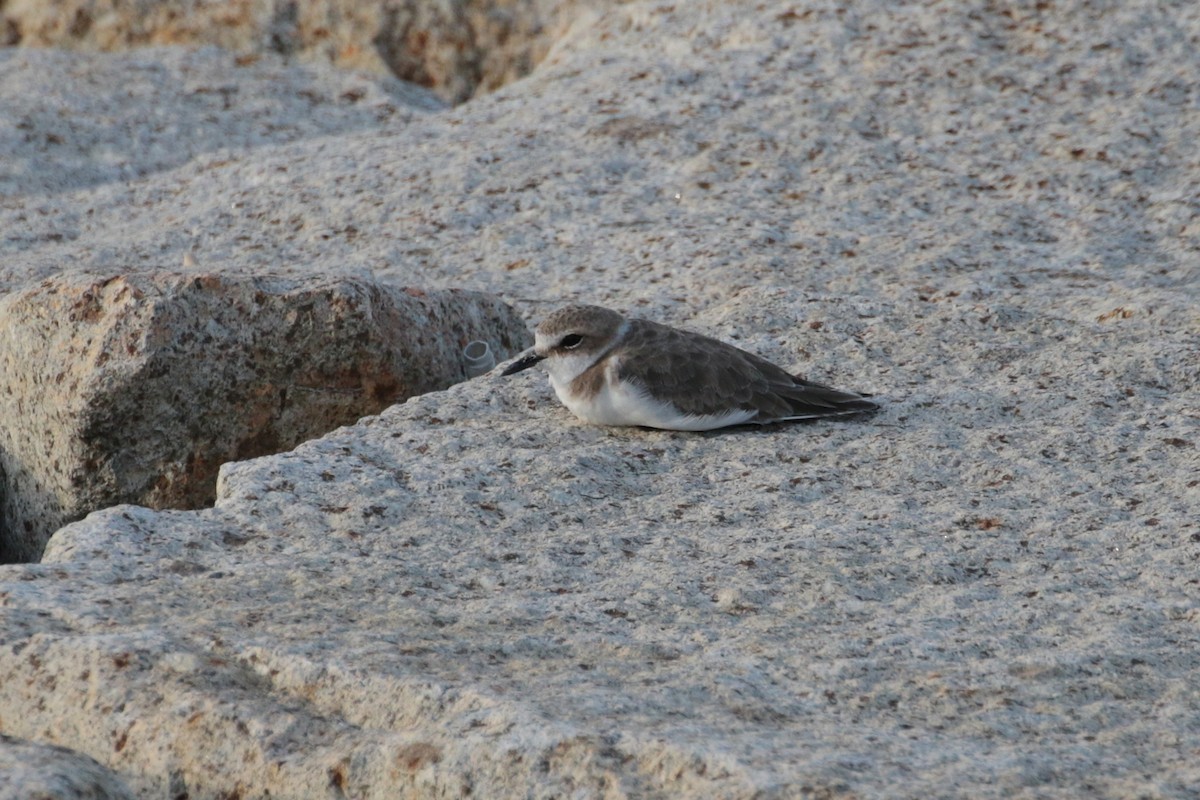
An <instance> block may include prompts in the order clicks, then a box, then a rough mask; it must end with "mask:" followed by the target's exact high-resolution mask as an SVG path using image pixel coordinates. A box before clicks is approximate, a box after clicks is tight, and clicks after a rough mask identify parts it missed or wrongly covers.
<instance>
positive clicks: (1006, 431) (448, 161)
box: [0, 0, 1200, 800]
mask: <svg viewBox="0 0 1200 800" xmlns="http://www.w3.org/2000/svg"><path fill="white" fill-rule="evenodd" d="M1198 45H1200V7H1197V6H1196V5H1195V4H1194V3H1174V4H1172V3H1161V2H1149V0H1143V1H1138V0H1135V1H1134V2H1122V3H1101V2H1088V1H1086V0H1076V1H1074V2H1056V3H1045V2H1042V3H1032V2H1031V3H992V2H985V1H984V0H969V1H968V2H963V3H938V4H920V3H903V4H900V3H891V2H882V1H881V0H867V1H866V2H855V3H845V2H841V3H839V2H799V3H797V2H787V3H782V2H754V3H750V2H728V1H726V0H722V1H721V2H717V1H716V0H712V1H711V2H709V1H706V0H697V1H696V2H689V3H666V4H663V3H629V4H626V5H622V6H620V7H619V8H616V9H612V10H609V11H606V12H604V13H603V14H600V15H598V16H595V17H594V18H591V19H589V20H584V21H581V22H580V23H579V24H577V25H576V26H574V27H573V28H572V29H571V31H570V32H569V33H568V34H567V35H566V36H565V37H564V38H563V39H561V40H560V41H559V42H557V43H556V45H555V46H554V48H553V50H552V51H551V54H550V56H549V57H548V58H547V59H546V60H545V61H543V62H542V63H541V65H540V66H539V67H538V68H537V69H536V70H535V71H534V72H533V73H532V74H531V75H529V76H528V77H527V78H526V79H525V80H523V81H520V82H517V83H513V84H510V85H508V86H506V87H504V88H501V89H500V90H498V91H497V92H496V93H494V94H491V95H488V96H486V97H481V98H477V99H476V100H474V101H472V102H470V103H466V104H464V105H462V106H459V107H456V108H454V109H452V110H449V111H445V112H441V113H435V114H425V115H418V116H415V117H414V118H413V119H412V120H411V121H408V122H407V123H406V124H404V125H403V126H400V125H395V124H389V123H386V122H385V123H380V125H379V126H378V127H377V128H375V129H373V130H354V131H349V130H348V131H346V132H345V133H343V134H340V135H338V136H336V137H324V138H311V139H304V138H302V139H297V140H294V141H290V142H288V143H285V144H280V145H272V144H263V145H261V146H257V147H256V148H255V149H254V151H253V152H251V153H235V154H233V155H232V156H231V157H229V158H228V160H227V161H226V162H225V163H222V164H219V165H216V166H213V165H212V164H211V163H209V162H207V161H203V160H195V161H189V162H187V163H186V164H182V165H180V166H179V167H178V168H176V169H173V170H169V171H164V172H161V173H157V174H154V175H149V176H147V177H146V178H144V179H142V180H139V181H135V182H132V183H128V184H117V183H113V184H111V185H95V186H92V187H88V188H82V189H79V190H75V191H67V192H61V193H58V194H54V195H39V196H36V197H34V196H27V197H21V198H17V199H15V200H12V201H6V202H5V203H0V231H3V234H2V235H0V286H4V287H8V286H15V285H19V284H21V283H24V282H25V281H27V280H29V279H31V278H33V277H38V276H43V275H47V274H56V273H59V272H62V271H64V270H65V269H68V268H69V269H70V270H83V269H95V268H97V267H104V266H106V265H111V264H112V263H114V260H116V259H118V258H119V259H120V260H121V263H134V264H138V263H147V264H151V265H159V264H171V265H175V264H178V263H179V262H180V261H181V259H182V258H183V256H184V254H187V253H194V254H195V255H196V258H197V259H198V261H199V263H200V264H201V265H202V266H201V267H199V268H198V269H212V265H220V268H221V269H222V270H223V271H225V272H228V273H230V274H234V273H236V274H254V273H255V272H259V271H268V270H269V271H272V272H276V271H286V272H289V273H291V274H296V275H299V274H305V273H311V272H318V271H321V272H328V271H330V270H333V269H338V270H345V271H348V272H351V273H352V274H356V271H359V270H364V269H370V270H373V271H374V272H375V273H376V274H377V275H378V276H380V277H381V278H386V279H387V280H389V281H393V282H396V283H398V284H402V285H403V284H419V285H428V286H438V287H453V286H468V287H471V288H474V289H479V290H485V291H493V292H496V293H498V294H501V295H502V296H504V297H505V298H508V299H510V300H511V301H513V302H514V303H516V304H518V307H519V308H520V309H521V310H522V312H523V313H524V314H525V315H526V317H527V318H528V319H529V320H530V321H531V322H532V321H535V320H536V319H538V318H540V317H541V316H542V315H543V314H544V313H545V312H546V311H547V310H549V309H552V308H554V307H556V306H558V305H560V304H562V303H564V302H568V301H585V302H599V303H602V304H606V305H611V306H613V307H616V308H618V309H620V310H623V311H630V312H633V313H642V314H646V315H648V316H652V317H654V318H656V319H659V320H662V321H664V322H667V323H670V324H676V325H684V326H688V327H692V328H695V329H699V330H702V331H704V332H706V333H710V334H713V335H718V336H721V337H724V338H727V339H730V340H732V341H735V342H737V343H739V344H741V345H742V346H745V347H749V348H751V349H753V350H756V351H758V352H760V353H762V354H763V355H764V356H766V357H768V358H770V359H771V360H773V361H776V362H778V363H781V364H784V365H787V366H790V367H794V368H795V369H796V370H797V371H801V372H804V373H806V374H808V375H810V376H812V377H814V378H816V379H819V380H827V381H829V382H832V383H834V384H835V385H843V386H847V387H853V388H858V389H862V390H864V391H870V392H873V393H875V394H876V395H877V396H879V397H880V399H881V401H882V402H883V403H884V404H885V406H886V408H885V411H884V412H883V413H882V414H880V415H878V416H876V417H874V418H872V419H870V420H868V421H863V422H856V423H844V424H817V425H808V426H790V427H787V426H785V427H782V428H777V429H771V430H762V431H749V432H728V433H723V434H705V435H693V434H679V433H666V432H651V431H639V430H612V431H610V430H601V429H595V428H589V427H586V426H583V425H581V424H579V423H578V422H577V421H576V420H574V419H573V418H572V416H571V415H570V414H569V413H568V412H566V411H565V410H564V409H562V408H561V407H559V406H558V404H557V403H556V402H555V400H554V398H553V396H552V394H551V392H550V390H549V389H548V387H547V386H546V384H545V381H544V379H543V378H542V377H540V376H538V375H536V374H535V373H533V372H532V371H531V372H530V373H523V374H522V375H520V376H516V377H515V378H513V379H508V380H503V381H502V380H500V379H498V378H495V379H489V378H488V377H484V378H483V379H480V380H477V381H470V382H466V383H463V384H459V385H457V386H455V387H452V388H450V389H449V390H447V391H445V392H438V393H434V394H431V395H426V396H423V397H419V398H415V399H413V400H410V401H409V402H407V403H405V404H404V405H401V406H397V407H394V408H391V409H388V410H387V411H385V412H383V413H382V414H381V415H379V416H378V417H375V418H368V419H367V420H365V421H363V422H362V423H360V424H357V425H354V426H351V427H347V428H343V429H340V430H338V431H336V432H334V433H331V434H329V435H327V436H325V437H323V438H322V439H320V440H318V441H314V442H309V443H307V444H304V445H302V446H300V447H299V448H297V449H296V450H295V451H294V452H291V453H288V454H282V455H276V456H271V457H266V458H261V459H256V460H252V461H248V462H241V463H237V464H233V465H228V466H226V467H225V469H224V470H223V471H222V473H221V476H220V478H219V481H218V494H217V501H216V505H215V507H214V508H212V509H207V510H201V511H193V512H178V511H176V512H153V511H147V510H145V509H141V508H135V507H122V508H118V509H113V510H109V511H105V512H99V513H97V514H95V515H93V516H91V517H89V518H88V519H86V520H83V521H81V522H78V523H75V524H74V525H72V526H69V527H68V528H66V529H64V530H62V531H60V532H59V533H58V534H56V536H55V537H54V538H53V539H52V541H51V542H50V544H49V546H48V549H47V553H46V557H45V563H43V564H39V565H27V566H19V567H18V566H9V567H5V568H3V569H0V614H2V615H3V622H2V623H0V632H2V635H3V646H0V674H3V675H11V676H13V679H12V680H5V681H0V707H2V708H6V709H11V713H9V714H6V715H5V720H4V724H5V727H6V729H7V730H9V731H10V732H12V733H14V734H17V735H23V736H37V737H38V738H41V739H48V740H52V741H56V742H59V743H62V744H65V745H67V746H71V747H73V748H76V749H79V750H82V751H85V752H88V753H90V754H92V755H93V756H95V757H97V758H100V759H102V761H103V763H105V764H106V765H108V766H110V767H111V768H113V769H115V770H117V771H118V772H119V774H120V775H121V776H122V777H123V778H124V779H125V780H126V781H127V782H128V783H129V785H130V786H131V788H132V789H133V790H134V791H135V792H136V793H137V794H138V796H140V797H146V798H151V797H162V796H164V795H167V794H178V793H180V792H182V791H186V792H187V793H188V795H189V797H193V798H201V797H214V798H215V797H221V796H226V797H227V796H231V795H237V796H241V797H243V798H249V797H258V796H263V795H265V793H266V787H269V788H270V790H271V793H272V797H280V796H284V797H297V798H299V797H312V796H322V795H325V794H336V793H337V792H338V791H341V792H342V793H344V794H345V795H347V796H363V797H389V796H390V797H394V796H415V797H457V796H461V795H464V794H466V793H467V791H468V790H469V791H470V792H471V794H472V795H473V796H475V797H523V798H527V797H533V798H538V797H547V798H548V797H562V796H571V797H579V798H592V797H597V798H599V797H607V798H612V797H622V796H625V797H639V798H655V797H663V798H665V797H672V798H678V797H684V798H689V797H690V798H710V797H728V798H760V799H761V798H793V797H845V798H849V797H920V796H930V797H971V798H1014V797H1015V798H1039V799H1040V798H1063V799H1064V800H1065V799H1066V798H1079V797H1097V798H1126V797H1131V796H1142V797H1149V798H1191V797H1195V796H1196V795H1197V794H1200V768H1198V767H1197V760H1196V757H1195V756H1196V748H1197V741H1198V740H1200V730H1198V729H1197V723H1196V720H1197V719H1200V690H1197V688H1196V687H1198V686H1200V624H1198V620H1200V602H1198V600H1197V597H1198V594H1197V592H1198V585H1197V583H1196V581H1197V576H1196V563H1197V555H1198V552H1200V551H1198V550H1197V548H1198V547H1200V542H1198V540H1200V528H1198V527H1197V525H1198V523H1197V520H1198V519H1200V496H1198V494H1200V484H1198V483H1197V480H1200V478H1197V475H1200V433H1198V428H1200V411H1198V410H1197V403H1196V397H1197V396H1198V395H1200V386H1198V385H1197V383H1198V381H1200V378H1198V375H1200V361H1198V356H1197V353H1198V352H1200V319H1198V318H1197V303H1196V286H1197V285H1200V258H1198V256H1197V252H1198V251H1200V217H1198V213H1200V196H1198V194H1197V192H1198V190H1197V187H1200V162H1198V161H1197V159H1196V148H1195V142H1197V141H1200V96H1198V95H1197V91H1196V87H1200V60H1198V59H1197V58H1196V57H1195V54H1196V52H1197V48H1198ZM101 91H103V90H102V89H99V88H91V89H89V92H90V94H91V95H96V94H97V93H98V92H101ZM63 92H64V99H69V98H70V89H69V87H64V89H63ZM108 97H109V98H110V101H111V103H112V105H113V108H114V114H115V113H118V112H119V110H120V109H121V108H122V103H123V100H122V97H121V93H120V91H119V87H113V88H111V89H110V90H109V94H108ZM172 98H173V95H172V93H171V91H170V87H169V86H164V87H163V93H162V97H161V102H162V103H163V104H164V105H165V106H167V107H169V106H170V105H171V104H172V103H177V102H181V101H179V100H177V99H172ZM325 110H326V111H327V112H328V113H330V114H338V113H341V112H340V110H339V108H338V107H336V106H330V107H329V108H327V109H325ZM284 168H286V170H285V169H284ZM274 219H284V220H291V221H292V224H289V225H275V224H272V222H271V221H272V220H274ZM347 225H353V226H354V227H355V228H356V230H357V233H356V235H355V236H353V237H349V236H345V235H343V234H341V233H339V231H342V230H343V229H345V227H346V226H347Z"/></svg>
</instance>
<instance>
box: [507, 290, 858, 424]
mask: <svg viewBox="0 0 1200 800" xmlns="http://www.w3.org/2000/svg"><path fill="white" fill-rule="evenodd" d="M542 361H544V362H545V364H546V369H547V371H548V372H549V374H550V385H551V386H552V387H554V392H555V394H556V395H558V399H559V400H560V401H561V402H562V404H563V405H565V406H566V407H567V408H568V409H569V410H570V411H571V412H572V413H573V414H574V415H575V416H576V417H578V418H579V419H581V420H583V421H584V422H587V423H590V424H592V425H601V426H640V427H645V428H659V429H663V430H676V431H709V430H716V429H718V428H726V427H730V426H735V425H768V424H771V423H776V422H793V421H800V420H813V419H822V418H825V417H848V416H854V415H861V414H869V413H872V412H874V411H877V410H878V409H879V405H878V404H876V403H875V402H873V401H871V400H868V399H867V397H868V396H864V395H862V394H859V393H857V392H846V391H842V390H840V389H834V388H832V387H829V386H825V385H824V384H820V383H815V382H813V381H809V380H806V379H805V378H802V377H800V376H798V375H793V374H791V373H789V372H788V371H787V370H785V369H783V368H782V367H778V366H776V365H775V364H772V363H771V362H770V361H767V360H766V359H764V358H760V357H759V356H756V355H754V354H753V353H749V352H746V351H745V350H742V349H740V348H738V347H734V346H733V345H731V344H727V343H726V342H722V341H720V340H718V339H713V338H710V337H708V336H704V335H702V334H699V333H694V332H692V331H687V330H681V329H679V328H672V327H669V326H667V325H662V324H659V323H657V322H652V321H650V320H646V319H629V318H626V317H624V316H622V315H621V314H619V313H618V312H616V311H613V310H611V309H608V308H603V307H601V306H594V305H570V306H566V307H565V308H560V309H559V310H557V311H555V312H553V313H551V314H550V315H549V316H547V317H546V318H545V319H543V320H542V321H541V323H540V324H538V326H537V328H536V329H535V331H534V346H533V347H532V348H530V349H528V350H526V351H525V352H523V353H521V354H520V355H519V356H518V357H517V358H516V360H515V361H513V362H512V363H511V364H510V365H509V366H508V367H507V368H505V369H504V371H503V372H502V373H501V375H502V376H508V375H515V374H516V373H518V372H521V371H523V370H527V369H529V368H530V367H532V366H534V365H535V364H538V363H539V362H542Z"/></svg>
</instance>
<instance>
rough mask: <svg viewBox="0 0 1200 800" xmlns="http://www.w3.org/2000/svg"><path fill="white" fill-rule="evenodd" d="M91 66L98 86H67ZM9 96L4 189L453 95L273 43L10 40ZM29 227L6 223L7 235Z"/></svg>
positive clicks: (324, 129) (315, 132) (0, 178)
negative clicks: (90, 49)
mask: <svg viewBox="0 0 1200 800" xmlns="http://www.w3.org/2000/svg"><path fill="white" fill-rule="evenodd" d="M3 14H4V10H0V15H3ZM81 75H83V76H86V78H87V80H86V85H87V86H88V87H89V89H88V91H86V92H80V93H77V94H72V93H70V92H68V93H67V95H66V96H64V92H63V90H64V87H70V86H79V85H81V84H80V82H79V77H80V76H81ZM0 106H2V107H3V108H4V113H3V114H0V140H3V141H4V158H3V160H0V197H2V196H4V195H12V196H15V195H30V194H32V195H38V194H53V193H57V192H64V191H70V190H74V189H78V188H81V187H86V186H95V185H98V184H106V183H120V182H123V181H133V180H137V179H140V178H143V177H146V176H148V175H151V174H153V173H156V172H165V171H168V170H171V169H173V168H175V167H178V166H180V165H182V164H186V163H188V162H189V161H192V160H197V159H199V160H202V161H204V162H205V163H207V164H209V165H210V166H211V167H213V168H217V167H218V165H220V164H221V163H222V162H223V161H224V160H225V159H226V158H227V157H229V156H230V155H231V154H238V153H245V152H248V151H251V150H253V149H255V148H261V147H269V146H271V145H281V144H286V143H288V142H294V141H297V140H301V139H311V138H315V137H321V136H332V135H336V134H342V133H350V132H352V131H362V130H372V129H374V128H376V127H377V126H378V125H380V124H381V123H387V124H389V125H393V126H396V127H400V126H403V125H404V124H406V123H407V122H410V121H411V120H412V119H414V118H416V117H419V116H420V115H422V114H425V113H428V112H430V111H434V110H440V109H443V108H445V103H442V102H441V101H439V100H438V99H437V98H436V97H435V96H434V95H432V94H431V93H430V92H428V91H426V90H425V89H421V88H420V87H418V86H415V85H414V84H411V83H406V82H404V81H400V80H396V79H395V78H388V77H384V76H379V75H372V74H364V73H362V72H350V71H346V70H338V69H333V68H331V67H329V66H328V65H325V64H321V63H312V64H306V65H289V64H287V63H286V60H285V59H284V58H283V57H281V56H278V55H274V54H270V53H268V54H264V55H263V56H262V57H259V58H253V59H245V58H240V59H239V58H238V57H237V56H235V55H233V54H232V53H229V52H225V51H222V50H219V49H218V48H216V47H200V48H194V49H193V48H182V47H149V48H144V49H139V50H135V51H133V52H128V53H119V54H115V55H108V54H98V53H70V52H64V51H60V50H42V49H34V48H8V49H3V48H0ZM186 201H187V198H186V197H185V198H184V199H183V202H184V203H185V204H186ZM55 221H56V222H57V225H56V227H55V229H54V230H53V231H50V232H48V235H50V236H53V237H56V238H62V237H63V236H65V235H66V230H67V228H66V226H65V220H64V219H63V218H61V217H59V218H57V219H56V220H55ZM277 224H278V223H277ZM27 227H28V226H14V227H11V228H8V229H6V233H7V234H8V235H9V236H10V237H11V238H10V239H9V241H10V242H11V241H12V240H13V239H16V240H18V241H19V240H20V239H22V238H24V235H27V233H28V232H27V230H26V228H27Z"/></svg>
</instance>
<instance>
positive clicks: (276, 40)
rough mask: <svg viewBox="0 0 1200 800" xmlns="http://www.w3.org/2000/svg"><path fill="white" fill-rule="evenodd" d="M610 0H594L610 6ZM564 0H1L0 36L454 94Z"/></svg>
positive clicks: (522, 63) (495, 69)
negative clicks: (267, 60)
mask: <svg viewBox="0 0 1200 800" xmlns="http://www.w3.org/2000/svg"><path fill="white" fill-rule="evenodd" d="M606 4H607V3H600V4H596V3H594V4H592V5H596V6H599V5H606ZM576 5H577V4H576V3H573V2H568V0H447V1H445V2H428V0H315V1H314V0H305V2H303V3H297V2H294V0H267V2H253V3H250V2H245V0H216V1H215V2H213V1H212V0H210V1H209V2H202V3H197V2H195V0H165V1H164V0H116V2H114V1H113V0H8V2H6V3H3V4H0V44H7V45H24V46H34V47H45V46H56V47H63V48H78V49H82V50H102V51H119V50H124V49H127V48H130V47H137V46H145V45H163V44H171V45H197V44H209V45H216V46H219V47H222V48H224V49H226V50H228V51H230V52H233V53H236V54H238V55H239V56H240V57H241V58H242V59H243V60H245V59H248V58H253V57H254V56H257V55H261V54H272V55H276V54H277V55H282V56H297V57H300V58H302V59H304V60H307V61H321V62H327V63H332V64H335V65H337V66H339V67H344V68H353V69H363V70H367V71H370V72H376V73H380V74H383V73H390V74H392V75H395V76H397V77H399V78H401V79H403V80H406V81H411V82H412V83H415V84H418V85H420V86H426V87H429V88H430V89H432V90H433V91H434V92H436V93H437V94H438V95H439V96H441V97H443V98H445V99H446V100H449V101H452V102H461V101H463V100H466V99H468V98H469V97H471V96H472V95H473V94H475V93H477V92H481V91H489V90H492V89H495V88H497V87H499V86H501V85H503V84H505V83H508V82H510V81H513V80H515V79H517V78H520V77H522V76H523V75H526V74H528V73H529V72H530V70H532V69H533V67H534V66H535V65H536V64H537V63H538V62H539V61H541V60H542V58H544V57H545V55H546V52H547V51H548V50H549V48H550V45H551V44H552V43H553V42H554V40H555V39H556V38H557V37H558V36H559V35H561V33H562V31H563V29H564V28H565V26H566V24H567V23H568V22H569V20H570V19H571V18H572V17H574V16H575V15H576V13H577V11H576V8H575V6H576Z"/></svg>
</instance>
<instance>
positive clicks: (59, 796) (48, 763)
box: [0, 734, 133, 800]
mask: <svg viewBox="0 0 1200 800" xmlns="http://www.w3.org/2000/svg"><path fill="white" fill-rule="evenodd" d="M31 798H37V800H133V795H132V794H131V793H130V791H129V789H128V788H127V787H126V786H125V785H124V784H123V783H122V782H121V779H120V778H118V777H117V776H116V775H115V774H113V772H112V771H111V770H109V769H106V768H105V767H103V766H102V765H101V764H100V763H99V762H97V761H96V760H95V759H94V758H90V757H88V756H85V755H83V754H82V753H77V752H75V751H74V750H68V749H67V748H65V747H58V746H56V745H50V744H40V743H38V742H30V741H27V740H23V739H15V738H13V737H11V736H5V735H4V734H0V800H31Z"/></svg>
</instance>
